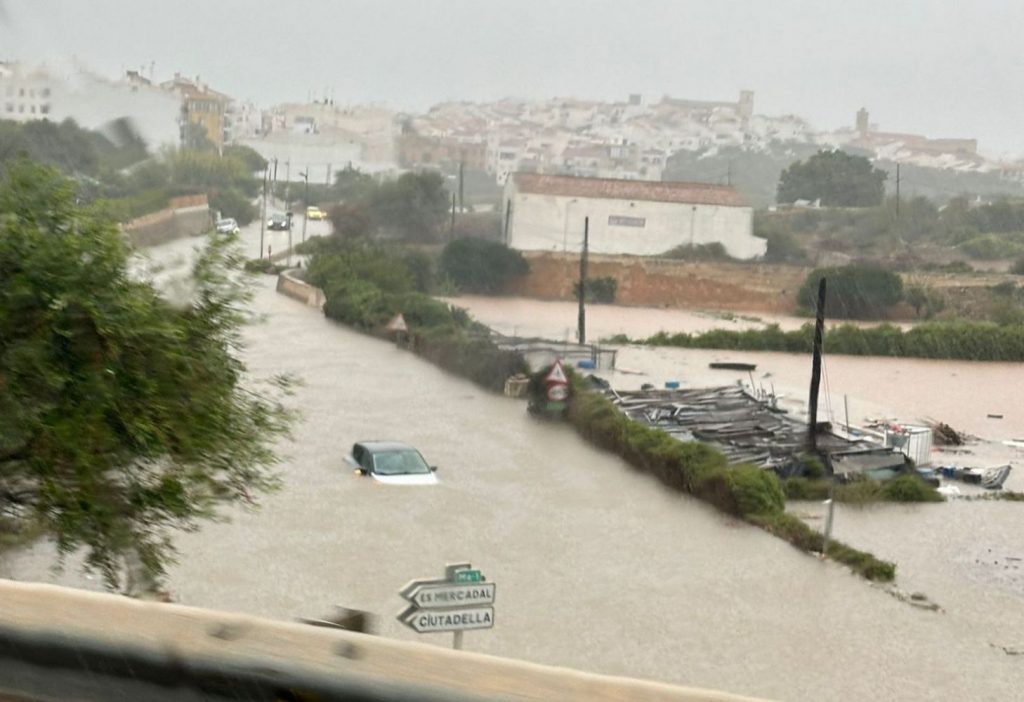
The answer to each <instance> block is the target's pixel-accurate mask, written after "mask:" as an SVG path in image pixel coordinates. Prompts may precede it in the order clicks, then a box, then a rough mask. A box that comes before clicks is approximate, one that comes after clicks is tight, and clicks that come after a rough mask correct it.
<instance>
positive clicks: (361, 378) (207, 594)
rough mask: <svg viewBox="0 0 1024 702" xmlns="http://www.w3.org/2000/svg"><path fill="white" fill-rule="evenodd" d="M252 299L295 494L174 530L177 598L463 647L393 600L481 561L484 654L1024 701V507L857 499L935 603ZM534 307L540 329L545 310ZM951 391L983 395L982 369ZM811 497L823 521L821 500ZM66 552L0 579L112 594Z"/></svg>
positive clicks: (845, 534)
mask: <svg viewBox="0 0 1024 702" xmlns="http://www.w3.org/2000/svg"><path fill="white" fill-rule="evenodd" d="M254 304H255V305H256V308H257V309H258V310H259V311H261V312H263V313H265V314H266V319H265V321H264V322H263V323H262V324H260V325H258V326H256V327H253V328H252V329H250V330H249V334H248V340H249V344H248V348H247V350H246V357H247V360H248V362H249V364H250V367H251V369H252V370H253V371H254V372H255V373H257V374H261V375H264V374H268V373H274V372H285V371H290V372H294V373H296V374H297V375H298V376H300V377H301V378H302V379H304V381H305V384H304V385H303V386H302V387H300V388H298V390H297V393H296V395H295V397H294V398H293V402H294V404H295V406H297V407H298V408H300V409H301V410H302V411H303V413H304V418H303V420H302V422H301V423H300V424H299V425H298V426H297V427H296V431H295V437H294V441H293V442H292V443H290V444H287V445H285V446H283V449H284V450H285V452H286V454H287V457H286V459H285V461H284V462H283V464H282V465H281V473H282V477H283V478H284V481H285V487H284V488H283V490H282V491H280V492H279V493H277V494H274V495H271V496H268V497H267V498H266V499H265V500H264V501H263V506H262V508H261V509H260V510H258V511H252V512H250V511H238V512H235V513H233V514H231V515H230V516H231V517H232V519H231V521H230V522H228V523H215V524H205V525H203V528H202V529H201V530H200V531H199V532H197V533H194V534H185V535H181V536H180V537H178V539H177V543H178V545H179V547H180V551H181V554H180V562H179V563H178V565H176V566H174V567H173V568H172V570H171V572H170V582H169V586H170V589H171V590H172V591H173V592H174V594H175V595H176V596H177V598H178V599H179V600H180V601H182V602H185V603H187V604H192V605H198V606H204V607H213V608H220V609H226V610H237V611H245V612H251V613H255V614H261V615H266V616H271V617H279V618H294V617H301V616H313V617H315V616H321V615H323V614H325V613H326V612H328V611H330V609H331V607H332V606H333V605H335V604H341V605H344V606H348V607H356V608H361V609H366V610H369V611H371V612H374V613H377V614H378V615H379V617H380V618H379V633H380V634H381V635H384V636H389V637H396V638H402V639H415V640H419V641H424V642H427V643H436V644H437V645H442V646H447V645H450V637H449V636H446V635H428V636H418V635H417V634H415V633H413V632H412V631H410V630H409V629H406V628H405V627H403V626H402V625H401V624H399V623H398V622H397V621H396V620H395V616H396V615H397V614H398V613H399V612H400V611H402V609H403V603H402V600H401V598H400V597H399V596H398V591H399V590H400V589H401V588H402V587H403V586H404V585H405V584H406V583H407V582H408V581H409V580H410V579H413V578H425V577H432V576H436V575H439V574H440V572H441V569H442V568H443V566H444V564H445V563H446V562H454V561H470V562H472V563H473V565H474V566H477V567H479V568H481V569H482V571H483V572H484V574H485V575H486V576H487V577H488V579H489V580H491V581H493V582H495V583H497V601H496V605H495V609H496V616H495V627H494V629H492V630H490V631H482V632H469V633H467V634H466V637H465V648H466V649H468V650H473V651H478V652H483V653H491V654H495V655H502V656H511V657H515V658H522V659H526V660H532V661H537V662H543V663H548V664H555V665H565V666H572V667H576V668H581V669H585V670H591V671H597V672H602V673H610V674H621V675H630V676H636V677H642V678H652V679H656V680H664V681H670V682H679V683H686V684H689V685H695V686H701V687H710V688H717V689H723V690H729V691H733V692H738V693H745V694H750V695H758V696H763V697H767V698H774V699H780V700H800V701H803V700H806V701H808V702H810V701H812V700H813V701H817V700H832V699H842V700H912V701H916V700H920V701H924V700H936V699H963V700H966V699H970V700H1010V699H1020V691H1021V689H1024V656H1012V655H1008V654H1007V653H1006V650H1005V649H1009V650H1013V649H1016V648H1024V592H1022V588H1021V575H1020V573H1021V571H1020V570H1016V569H1015V568H1016V566H1014V564H1015V563H1018V562H1015V561H1012V560H1010V559H1011V558H1014V557H1019V556H1024V544H1022V542H1021V540H1020V537H1019V531H1018V530H1019V527H1020V525H1021V523H1022V517H1024V511H1022V510H1024V507H1022V506H1021V505H1018V504H1011V503H995V502H967V501H959V502H951V503H948V504H938V505H920V506H891V505H890V506H879V507H872V508H867V509H847V508H841V509H839V511H838V513H837V515H836V526H835V534H836V536H837V537H838V538H841V539H843V540H845V541H847V542H849V543H851V544H853V545H855V546H858V547H862V548H866V549H868V550H871V551H874V552H875V553H877V554H878V555H879V556H881V557H883V558H890V559H893V560H895V561H896V562H897V563H898V564H899V585H900V586H901V587H902V588H904V589H907V590H921V591H924V592H925V593H926V594H928V595H929V596H930V597H931V598H932V599H933V600H935V601H936V602H938V603H939V604H940V605H941V606H942V607H943V608H944V612H942V613H934V612H926V611H921V610H918V609H916V608H913V607H911V606H909V605H907V604H905V603H903V602H900V601H898V600H897V599H895V598H894V597H892V596H891V595H890V594H888V593H887V592H885V591H883V590H882V589H880V588H876V587H872V586H871V585H869V584H867V583H866V582H865V581H863V580H862V579H859V578H857V577H855V576H853V575H851V574H850V573H849V572H848V571H847V570H846V569H845V568H843V567H840V566H838V565H835V564H833V563H828V562H820V561H818V560H816V559H814V558H811V557H809V556H807V555H804V554H802V553H800V552H798V551H797V550H796V549H794V548H792V547H791V546H789V545H788V544H786V543H785V542H783V541H781V540H779V539H776V538H774V537H771V536H769V535H768V534H766V533H764V532H762V531H760V530H757V529H754V528H752V527H749V526H747V525H745V524H742V523H738V522H736V521H735V520H732V519H729V518H727V517H724V516H723V515H721V514H720V513H717V512H715V511H714V510H712V509H710V508H708V507H707V506H705V505H703V504H702V503H699V502H697V501H695V500H693V499H690V498H688V497H686V496H683V495H678V494H673V493H670V492H668V491H666V490H665V489H664V488H663V487H662V486H661V485H660V484H658V483H657V482H655V481H654V480H652V479H650V478H648V477H646V476H644V475H641V474H638V473H636V472H635V471H633V470H631V469H630V468H629V467H628V466H627V465H625V464H624V463H623V462H622V461H621V460H620V459H618V458H616V457H615V456H613V455H610V454H607V453H604V452H601V451H598V450H596V449H595V448H593V447H592V446H590V445H588V444H587V443H585V442H584V441H582V440H581V439H580V438H579V437H577V436H576V435H575V434H574V433H573V432H572V431H571V430H570V429H569V428H567V427H565V426H561V425H556V424H550V423H540V422H537V421H534V420H531V419H530V418H529V417H528V416H527V414H526V412H525V407H524V404H523V403H522V402H521V401H516V400H511V399H508V398H504V397H500V396H494V395H491V394H488V393H486V392H483V391H481V390H480V389H478V388H477V387H475V386H473V385H472V384H470V383H468V382H467V381H465V380H462V379H460V378H456V377H454V376H451V375H449V374H446V373H444V372H442V371H440V370H438V369H437V368H435V367H433V366H431V365H429V364H427V363H425V362H423V361H421V360H419V359H418V358H416V357H414V356H412V355H411V354H409V353H407V352H405V351H402V350H399V349H396V348H395V347H394V346H393V345H391V344H389V343H386V342H382V341H379V340H376V339H371V338H369V337H366V336H363V335H360V334H357V333H355V332H353V331H350V330H348V329H346V328H343V327H341V326H338V325H336V324H333V323H331V322H330V321H328V320H326V319H324V318H323V316H322V315H321V314H320V313H318V312H317V311H316V310H313V309H310V308H308V307H305V306H304V305H302V304H300V303H297V302H295V301H293V300H290V299H287V298H284V297H282V296H279V295H276V294H275V293H274V292H273V290H272V281H269V280H267V281H265V282H264V283H263V284H262V286H261V289H260V290H259V292H258V295H257V297H256V300H255V303H254ZM523 309H524V310H526V311H527V319H529V320H531V321H532V322H536V323H539V322H540V321H541V319H542V315H543V314H544V313H543V312H542V311H541V310H542V309H544V308H541V307H538V308H537V309H535V310H533V311H532V312H530V309H529V306H528V305H527V306H524V307H523ZM477 313H478V316H479V317H480V318H481V319H482V320H483V321H492V320H491V319H489V316H490V313H489V312H488V311H487V310H483V311H480V310H477ZM499 314H500V313H499ZM622 314H625V315H635V314H637V312H636V311H633V310H627V311H625V312H623V313H622ZM554 321H556V322H557V323H559V324H564V321H562V320H561V319H559V320H554ZM701 353H705V352H701ZM677 354H678V352H676V351H674V350H671V349H653V350H644V349H636V350H634V349H627V350H624V351H623V352H622V356H621V358H620V361H621V364H622V365H623V366H626V367H633V368H634V369H636V370H639V371H641V372H644V373H646V374H647V376H646V378H647V379H648V380H649V381H650V382H662V381H663V380H664V379H665V378H667V377H669V376H671V377H676V378H679V379H680V380H682V381H685V382H691V381H692V382H705V381H704V378H706V377H709V374H710V372H709V371H706V370H702V369H701V366H702V365H705V366H706V364H704V360H705V359H706V358H708V357H710V356H707V355H705V356H700V355H691V356H684V355H677ZM712 355H713V354H712ZM763 356H764V358H761V357H759V358H758V362H759V367H758V373H762V374H763V373H764V372H772V373H773V376H777V380H778V382H779V383H780V384H784V383H789V382H792V383H793V384H794V386H798V385H799V384H800V383H801V382H803V381H802V380H801V375H800V374H801V372H802V373H803V374H804V375H806V373H807V370H806V367H805V366H806V365H807V363H806V360H802V359H797V358H793V359H788V358H787V357H784V356H783V357H779V358H778V359H777V360H773V359H774V356H773V355H767V354H766V355H763ZM858 360H864V359H858ZM761 363H763V364H764V365H763V366H762V365H760V364H761ZM915 364H916V362H915ZM916 365H920V366H921V368H925V367H927V364H916ZM839 366H840V362H839V359H836V360H835V361H833V360H831V359H830V361H829V366H828V369H829V378H830V385H831V387H832V391H833V393H836V392H840V393H841V392H842V390H841V389H839V387H840V385H841V384H846V383H848V382H850V380H851V379H852V380H859V381H860V383H861V385H860V386H858V390H857V391H856V392H855V391H854V390H850V391H849V392H850V394H851V397H857V398H858V399H857V400H855V401H854V402H853V404H852V406H851V410H853V409H854V408H855V407H856V408H860V407H861V402H864V403H865V404H864V407H867V406H868V405H867V402H869V401H876V400H877V401H878V402H879V403H880V405H882V406H884V407H887V408H891V407H892V406H891V405H889V404H885V400H886V399H887V395H886V394H885V393H883V392H882V391H880V390H879V391H878V392H874V393H868V392H867V391H869V390H872V389H873V388H878V387H883V386H885V385H886V384H889V386H890V388H889V391H890V392H891V394H892V395H893V396H902V395H904V394H907V393H905V390H906V388H907V386H908V385H910V384H912V383H916V382H919V381H922V380H927V378H928V377H929V376H921V375H911V376H908V375H902V374H901V375H896V374H895V373H896V371H889V370H884V369H883V370H879V369H878V368H877V367H875V366H873V365H870V364H865V365H863V366H861V367H860V369H859V370H858V369H857V368H851V369H850V370H848V371H846V370H840V367H839ZM962 366H963V364H958V365H957V369H958V370H957V373H958V374H962V373H963V372H964V367H962ZM966 367H968V368H970V367H973V366H970V365H968V366H966ZM801 369H803V370H802V371H801ZM869 370H870V371H871V372H872V375H871V377H870V378H862V377H859V375H858V374H867V373H868V371H869ZM989 370H990V369H989ZM906 372H907V371H905V370H904V371H901V373H906ZM915 372H916V373H924V371H923V370H920V371H915ZM983 372H988V370H985V371H983ZM702 374H703V375H702ZM940 375H941V374H940ZM946 375H947V376H948V373H947V374H946ZM714 377H715V378H717V377H719V376H717V375H716V376H714ZM721 377H722V381H723V382H733V381H734V380H735V378H732V377H730V376H728V375H726V376H721ZM936 377H939V376H936ZM978 377H982V376H978ZM985 377H987V376H985ZM956 378H959V375H958V376H956ZM620 379H621V380H622V381H623V382H626V381H627V380H629V382H633V383H638V382H642V381H643V380H644V377H643V376H633V375H628V374H620ZM767 380H770V379H767ZM955 382H956V383H963V384H964V385H963V386H961V385H957V386H956V387H958V388H959V387H967V388H970V387H974V388H975V393H974V395H981V394H983V393H981V392H978V391H977V390H978V388H979V387H980V386H979V383H980V382H981V381H980V380H978V379H977V377H976V378H975V380H974V381H973V382H972V381H971V380H970V379H966V378H960V379H959V380H955ZM996 384H997V386H998V387H992V388H990V390H991V392H986V393H984V394H985V398H984V401H982V399H981V398H979V397H973V398H971V399H970V400H964V401H963V402H964V403H968V402H969V403H973V404H974V406H975V407H980V408H981V409H983V410H984V411H994V410H995V409H996V407H1001V406H1002V405H999V404H998V401H999V398H1002V397H1006V398H1009V390H1007V389H1004V388H1003V387H1001V386H1003V385H1009V384H1010V380H1009V379H1007V380H1006V381H1005V382H1002V383H998V382H997V383H996ZM929 392H933V393H934V395H933V396H934V397H935V398H941V396H942V393H941V392H939V391H937V390H929ZM858 393H860V394H864V395H869V397H866V398H865V399H864V400H861V399H859V398H860V394H858ZM908 402H909V401H908ZM915 406H916V405H907V407H908V408H911V407H915ZM922 406H924V407H925V408H926V409H929V413H933V412H932V411H931V410H932V408H931V407H930V406H929V405H928V404H927V403H923V404H922ZM955 407H956V403H953V405H952V407H951V409H952V408H955ZM871 409H872V410H873V408H871ZM897 409H898V408H897ZM857 411H863V412H867V410H866V409H865V410H861V409H858V410H857ZM960 411H961V412H962V415H957V417H958V418H961V419H964V420H966V419H969V418H970V417H971V416H972V414H971V412H970V411H968V410H964V409H963V408H960ZM1005 411H1006V413H1007V416H1006V418H1005V419H1004V420H1003V422H1004V423H1005V426H1011V425H1013V423H1014V422H1017V421H1019V420H1018V419H1015V418H1014V417H1015V415H1014V414H1013V412H1014V408H1013V407H1011V406H1009V403H1008V404H1007V406H1006V408H1005ZM934 414H940V413H939V412H934ZM947 419H949V420H950V421H951V423H954V421H952V417H950V418H947ZM978 422H979V425H978V426H979V427H984V426H986V425H985V422H984V421H983V419H979V420H978ZM367 438H394V439H400V440H405V441H409V442H411V443H413V444H415V445H417V446H418V447H419V448H420V449H421V450H422V451H423V453H424V455H425V456H426V458H427V459H428V461H429V462H430V463H432V464H437V465H439V466H440V470H439V472H438V475H439V477H440V479H441V484H440V485H439V486H436V487H395V486H381V485H378V484H375V483H373V482H372V481H369V480H367V479H365V478H358V477H356V476H354V475H353V474H352V472H351V470H350V468H349V467H347V466H346V465H345V464H344V463H343V462H342V458H343V456H344V455H345V453H346V452H347V451H348V449H349V447H350V446H351V444H352V443H353V442H354V441H357V440H360V439H367ZM797 509H798V510H800V511H801V513H802V514H803V515H804V516H805V517H806V518H807V519H809V520H811V521H815V520H816V519H817V518H818V516H819V514H820V510H821V506H820V505H818V504H807V505H800V506H798V507H797ZM53 556H54V553H53V549H52V547H51V546H49V545H47V544H37V545H35V546H33V547H30V548H25V549H21V550H19V551H16V552H13V553H9V554H6V555H5V557H4V558H3V559H2V560H0V576H5V577H15V578H18V579H23V580H35V579H38V580H48V581H55V582H61V583H65V584H70V585H75V586H80V587H92V588H96V587H98V585H97V583H96V581H95V580H89V579H86V578H83V577H82V576H81V575H80V574H79V573H78V571H77V569H76V567H75V563H74V561H72V562H71V563H69V567H68V569H67V570H66V571H65V572H64V573H63V574H58V573H52V572H51V571H50V566H51V564H52V562H53Z"/></svg>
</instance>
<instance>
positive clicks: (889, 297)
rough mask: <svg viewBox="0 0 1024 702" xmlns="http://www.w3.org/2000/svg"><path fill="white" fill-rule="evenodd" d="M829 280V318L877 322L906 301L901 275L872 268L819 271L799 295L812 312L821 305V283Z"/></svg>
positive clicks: (803, 303)
mask: <svg viewBox="0 0 1024 702" xmlns="http://www.w3.org/2000/svg"><path fill="white" fill-rule="evenodd" d="M822 278H825V279H826V281H827V289H826V295H825V314H826V316H828V317H830V318H840V319H875V318H878V317H880V316H883V315H884V314H885V313H886V312H887V311H888V309H889V307H891V306H892V305H895V304H896V303H898V302H900V301H901V300H902V299H903V280H902V279H901V278H900V276H899V275H898V274H897V273H893V272H892V271H887V270H883V269H881V268H875V267H872V266H838V267H832V268H817V269H815V270H813V271H811V272H810V273H809V274H808V275H807V279H806V280H805V281H804V284H803V286H801V288H800V291H799V292H798V293H797V302H798V303H799V304H800V305H801V306H802V307H804V308H806V309H808V310H814V309H815V307H817V304H818V282H819V281H820V280H821V279H822Z"/></svg>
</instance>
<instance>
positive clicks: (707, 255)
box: [662, 241, 733, 261]
mask: <svg viewBox="0 0 1024 702" xmlns="http://www.w3.org/2000/svg"><path fill="white" fill-rule="evenodd" d="M662 256H664V257H665V258H675V259H679V260H682V261H732V260H733V258H732V256H730V255H729V253H728V252H727V251H726V250H725V246H723V245H722V244H721V242H718V241H713V242H711V243H710V244H695V245H694V244H683V245H682V246H677V247H675V248H674V249H671V250H669V251H666V252H665V253H663V254H662Z"/></svg>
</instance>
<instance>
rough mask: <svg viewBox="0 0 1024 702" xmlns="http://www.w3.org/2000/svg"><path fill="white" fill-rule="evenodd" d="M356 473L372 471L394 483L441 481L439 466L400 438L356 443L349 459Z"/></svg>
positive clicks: (382, 481) (434, 482)
mask: <svg viewBox="0 0 1024 702" xmlns="http://www.w3.org/2000/svg"><path fill="white" fill-rule="evenodd" d="M345 460H346V461H348V462H349V463H351V464H352V465H354V466H355V467H356V468H355V473H356V475H368V476H370V477H371V478H373V479H374V480H376V481H377V482H379V483H387V484H391V485H437V475H435V473H436V471H437V467H436V466H431V465H428V464H427V462H426V461H425V460H423V456H422V454H420V452H419V451H417V450H416V449H415V448H413V447H412V446H410V445H409V444H403V443H401V442H400V441H361V442H359V443H357V444H354V445H353V446H352V453H351V454H349V456H348V457H347V458H346V459H345Z"/></svg>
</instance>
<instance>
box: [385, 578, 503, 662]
mask: <svg viewBox="0 0 1024 702" xmlns="http://www.w3.org/2000/svg"><path fill="white" fill-rule="evenodd" d="M496 589H497V586H496V585H495V584H494V583H491V582H487V579H486V578H485V577H484V576H483V573H481V572H480V571H479V570H476V569H474V568H473V566H472V565H471V564H469V563H452V564H449V565H448V566H447V567H446V568H445V575H444V578H439V579H433V580H413V581H412V582H410V583H409V584H408V585H406V586H405V587H404V588H402V590H401V592H399V594H400V595H401V596H402V597H403V598H405V599H406V600H408V601H409V603H410V605H409V607H407V608H406V609H405V610H404V611H403V612H402V613H401V614H399V615H398V621H400V622H402V623H403V624H405V625H406V626H407V627H409V628H410V629H412V630H413V631H415V632H417V633H419V634H428V633H436V632H444V631H450V632H452V648H454V649H456V650H461V649H462V632H464V631H467V630H469V629H490V628H491V627H493V626H494V607H493V606H492V605H493V604H494V598H495V590H496Z"/></svg>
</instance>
